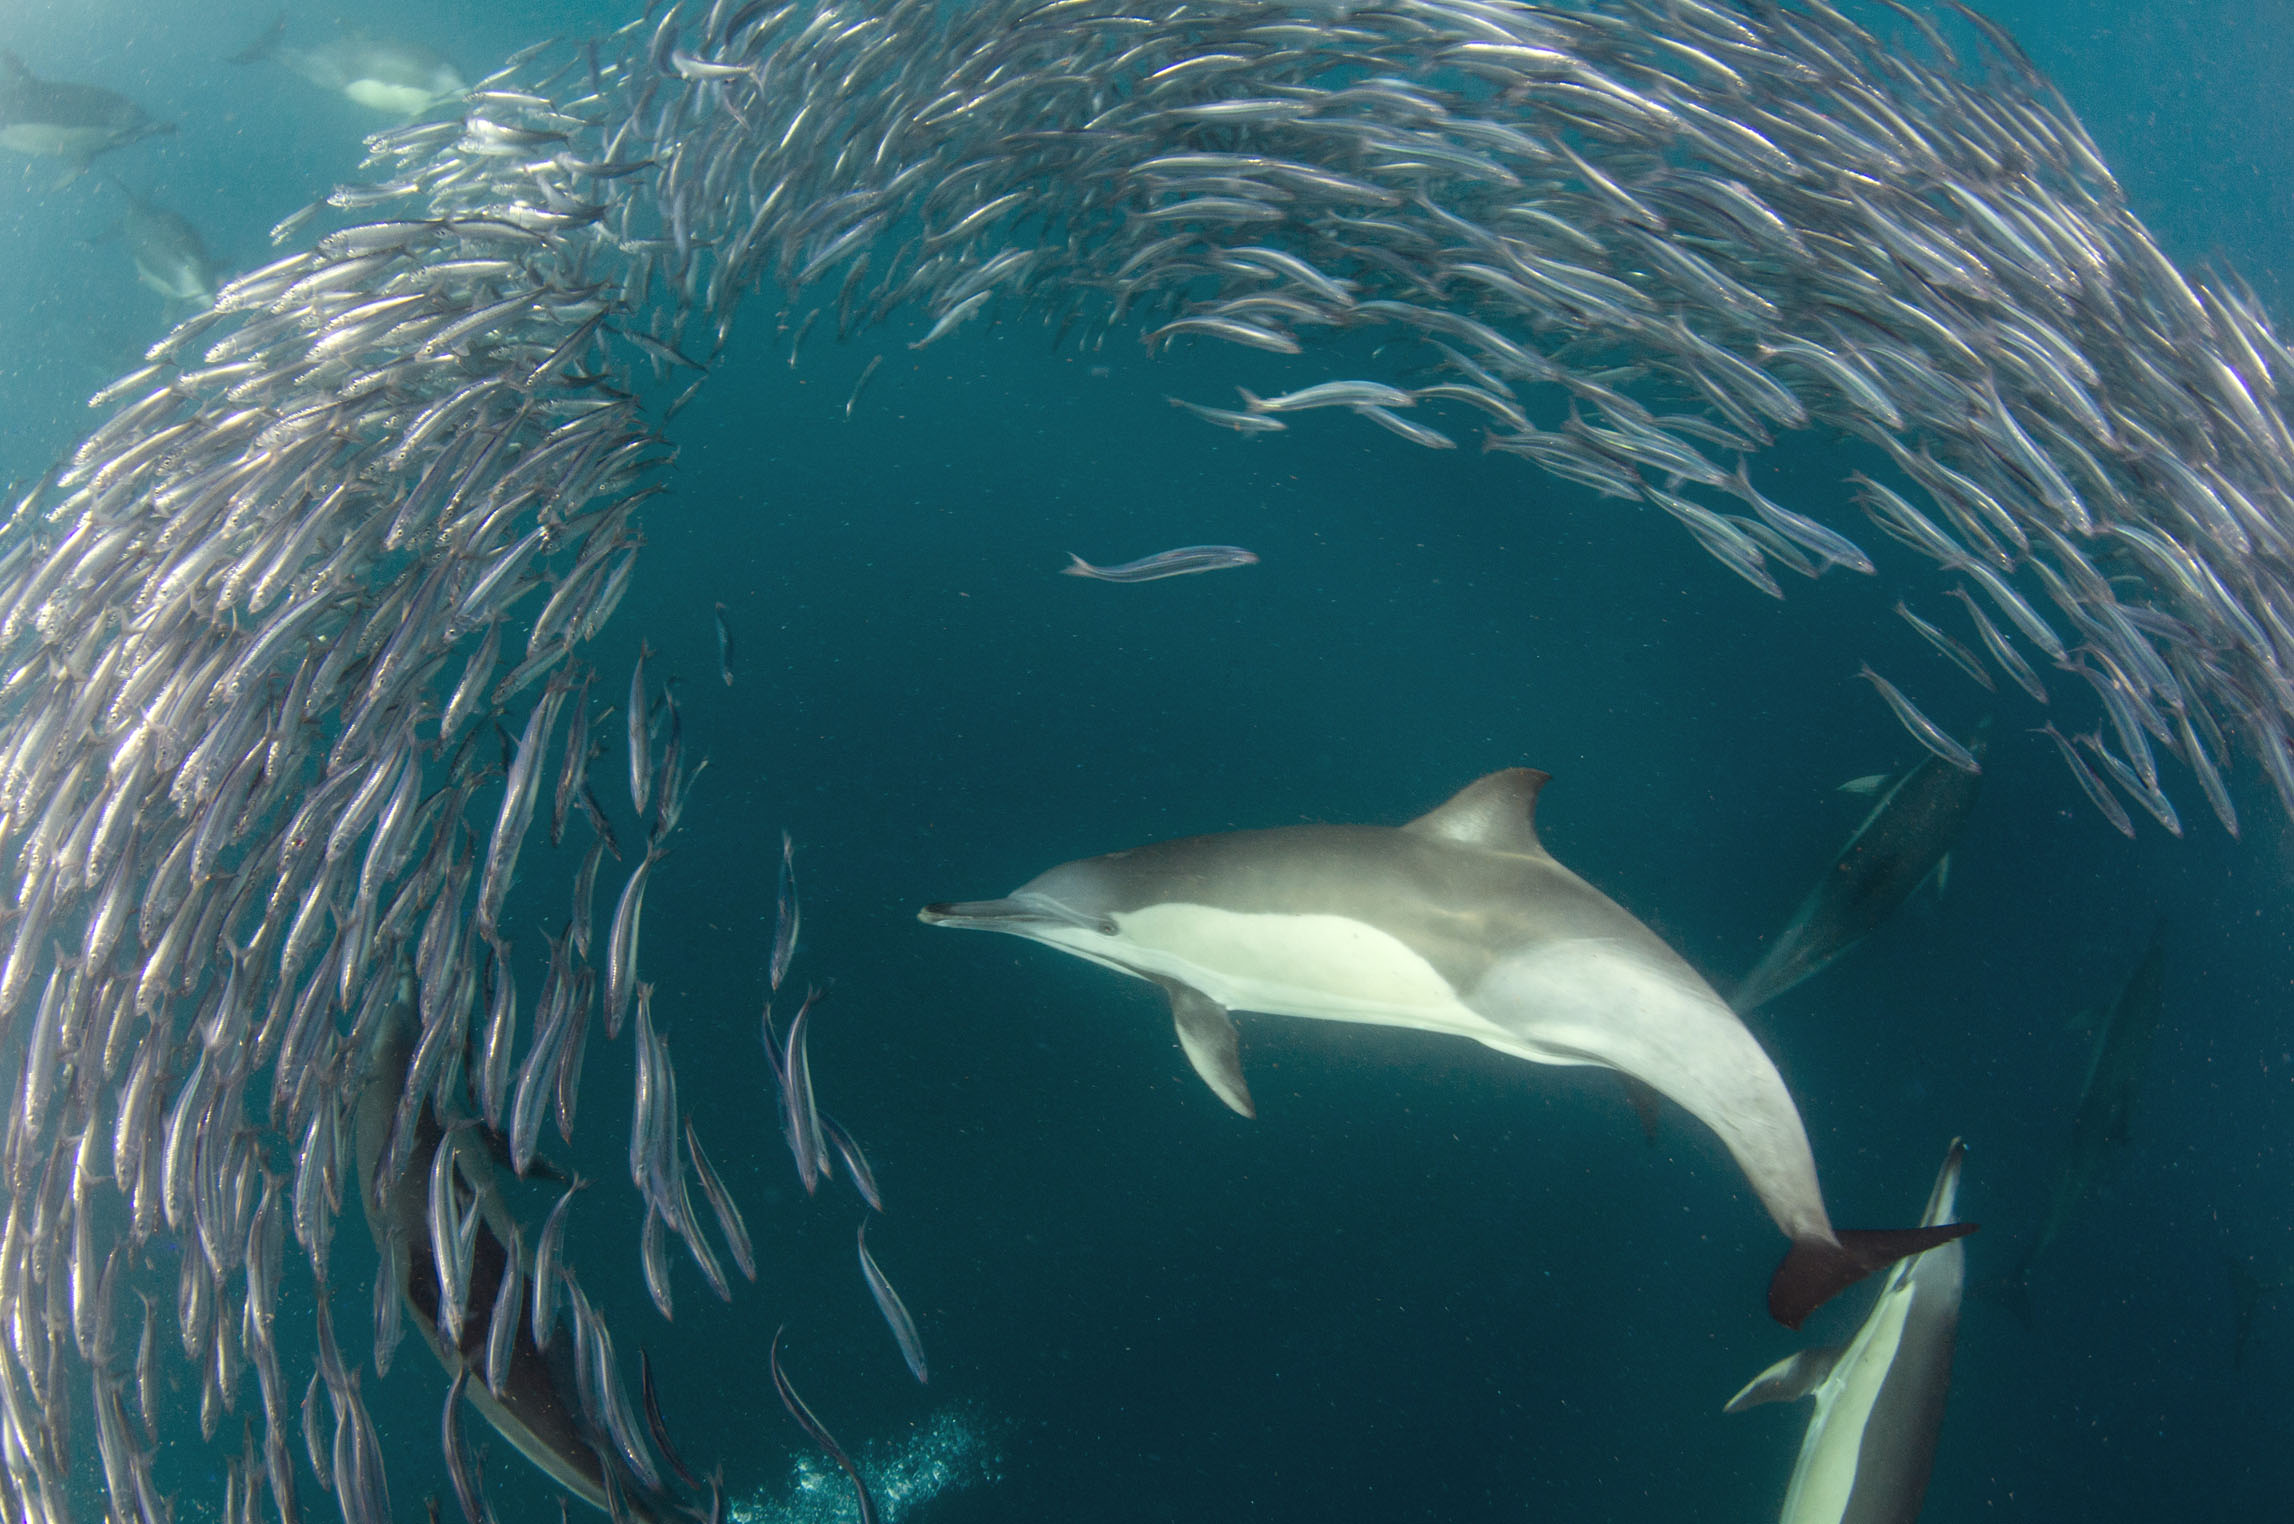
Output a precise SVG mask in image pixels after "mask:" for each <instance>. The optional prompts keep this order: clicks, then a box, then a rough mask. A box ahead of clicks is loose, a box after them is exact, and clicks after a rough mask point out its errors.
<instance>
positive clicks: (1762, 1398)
mask: <svg viewBox="0 0 2294 1524" xmlns="http://www.w3.org/2000/svg"><path fill="white" fill-rule="evenodd" d="M1839 1358H1840V1346H1838V1345H1836V1344H1834V1345H1825V1346H1823V1347H1821V1348H1817V1349H1804V1350H1802V1351H1800V1352H1799V1353H1798V1354H1794V1355H1786V1356H1785V1357H1784V1358H1783V1359H1781V1360H1779V1361H1777V1362H1776V1363H1775V1364H1774V1365H1772V1366H1770V1367H1769V1368H1768V1369H1767V1370H1764V1371H1762V1372H1761V1373H1760V1374H1759V1375H1757V1376H1755V1377H1753V1378H1752V1379H1751V1380H1750V1381H1748V1382H1746V1383H1745V1384H1744V1390H1743V1391H1741V1392H1739V1393H1737V1394H1736V1395H1735V1396H1734V1397H1731V1398H1730V1399H1729V1400H1728V1406H1726V1407H1724V1408H1722V1409H1721V1411H1722V1412H1723V1413H1741V1412H1743V1411H1744V1410H1745V1409H1746V1408H1757V1407H1759V1406H1760V1405H1761V1404H1762V1403H1764V1402H1797V1401H1799V1400H1800V1399H1801V1398H1803V1397H1805V1396H1807V1395H1808V1394H1809V1393H1810V1392H1813V1391H1815V1390H1816V1389H1817V1388H1818V1387H1820V1386H1822V1385H1823V1384H1824V1378H1825V1377H1826V1376H1829V1375H1831V1374H1832V1362H1833V1361H1835V1360H1837V1359H1839Z"/></svg>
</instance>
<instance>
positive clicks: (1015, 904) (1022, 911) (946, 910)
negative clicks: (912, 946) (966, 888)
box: [916, 900, 1047, 931]
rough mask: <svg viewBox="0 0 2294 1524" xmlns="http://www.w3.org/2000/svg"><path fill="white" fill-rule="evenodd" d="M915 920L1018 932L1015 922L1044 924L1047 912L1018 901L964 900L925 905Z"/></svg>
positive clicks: (976, 928) (975, 929)
mask: <svg viewBox="0 0 2294 1524" xmlns="http://www.w3.org/2000/svg"><path fill="white" fill-rule="evenodd" d="M916 919H917V920H919V921H922V922H923V923H924V924H925V925H927V926H957V927H964V928H967V929H970V930H973V931H1015V930H1017V929H1018V927H1017V926H1015V925H1014V924H1013V923H1015V922H1030V923H1041V922H1042V921H1044V920H1045V919H1047V917H1046V916H1045V915H1044V913H1043V912H1042V911H1041V910H1039V909H1035V908H1033V907H1031V906H1028V905H1024V904H1022V903H1021V902H1020V901H1018V900H961V901H958V902H956V903H954V904H948V903H942V904H938V905H926V906H925V907H924V908H923V909H922V910H919V911H917V912H916Z"/></svg>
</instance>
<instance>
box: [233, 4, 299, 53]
mask: <svg viewBox="0 0 2294 1524" xmlns="http://www.w3.org/2000/svg"><path fill="white" fill-rule="evenodd" d="M286 35H287V13H286V12H285V11H281V12H279V19H278V20H276V21H274V22H272V23H271V25H270V28H269V29H268V30H267V31H265V32H264V33H263V35H262V36H260V37H258V38H256V39H255V40H254V41H253V42H251V43H249V44H248V45H247V46H246V47H245V48H243V49H241V50H240V51H239V52H236V53H234V54H232V55H231V60H230V61H231V62H232V63H235V64H251V63H261V62H262V61H263V60H264V59H266V58H269V57H270V56H271V55H272V54H273V53H274V52H276V51H277V50H278V47H279V44H280V42H281V41H283V40H284V39H285V37H286Z"/></svg>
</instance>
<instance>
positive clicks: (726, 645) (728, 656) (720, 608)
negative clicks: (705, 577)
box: [717, 603, 733, 688]
mask: <svg viewBox="0 0 2294 1524" xmlns="http://www.w3.org/2000/svg"><path fill="white" fill-rule="evenodd" d="M717 675H718V676H719V677H722V678H723V679H724V680H725V686H726V687H728V688H730V687H732V686H733V632H732V629H731V628H730V627H729V626H727V625H726V623H725V605H723V604H722V603H720V604H718V605H717Z"/></svg>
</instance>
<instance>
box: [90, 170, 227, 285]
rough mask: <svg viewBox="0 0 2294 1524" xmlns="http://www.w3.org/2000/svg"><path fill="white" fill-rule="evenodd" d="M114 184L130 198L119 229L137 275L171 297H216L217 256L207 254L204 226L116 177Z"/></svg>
mask: <svg viewBox="0 0 2294 1524" xmlns="http://www.w3.org/2000/svg"><path fill="white" fill-rule="evenodd" d="M112 184H113V186H114V187H115V188H116V189H117V190H118V191H119V193H120V194H121V195H123V196H125V197H126V198H127V216H126V217H125V218H124V219H123V220H122V222H121V227H120V230H121V232H122V233H123V234H125V235H126V238H127V248H128V255H129V257H130V258H132V259H133V260H134V261H135V278H136V279H137V280H138V281H140V282H141V283H142V284H143V285H145V286H147V287H149V288H150V289H151V290H153V291H156V292H158V293H159V294H160V295H161V296H163V297H165V298H167V300H169V301H170V302H185V303H195V304H197V305H198V306H201V307H205V306H207V305H209V304H210V303H212V302H213V301H214V300H215V261H214V260H212V259H210V258H209V257H208V254H207V245H206V243H205V242H204V241H203V240H202V239H201V238H200V236H199V230H198V229H197V228H195V227H193V226H192V225H191V224H190V222H189V221H187V220H186V219H185V218H184V217H183V216H182V215H181V214H180V213H177V212H173V211H170V210H169V209H168V208H166V207H164V206H161V205H160V204H159V203H158V202H156V201H150V200H147V199H145V198H144V197H142V196H139V195H137V194H136V193H135V192H134V191H132V190H130V189H128V188H127V187H126V186H125V185H122V184H120V182H118V181H117V180H114V181H113V182H112Z"/></svg>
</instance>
